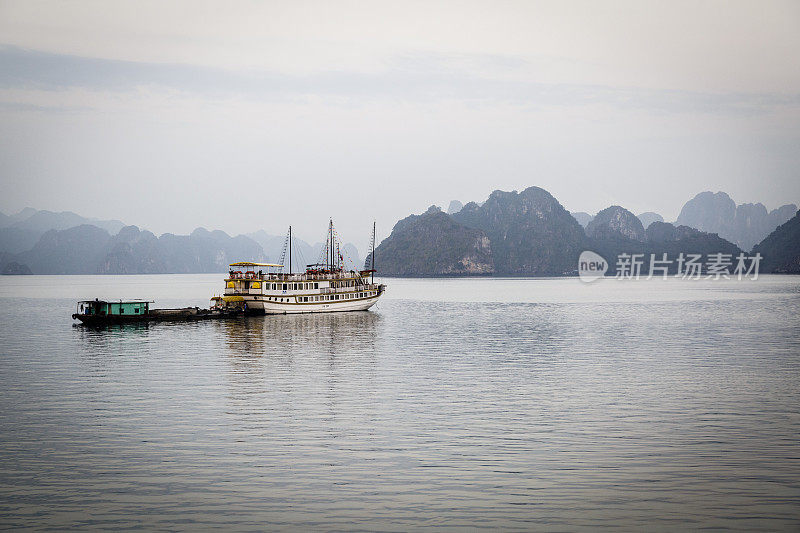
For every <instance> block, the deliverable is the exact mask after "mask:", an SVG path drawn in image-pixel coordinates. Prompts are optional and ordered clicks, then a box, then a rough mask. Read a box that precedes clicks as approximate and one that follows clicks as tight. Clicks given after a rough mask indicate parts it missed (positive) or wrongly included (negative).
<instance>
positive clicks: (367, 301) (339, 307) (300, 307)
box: [246, 295, 380, 315]
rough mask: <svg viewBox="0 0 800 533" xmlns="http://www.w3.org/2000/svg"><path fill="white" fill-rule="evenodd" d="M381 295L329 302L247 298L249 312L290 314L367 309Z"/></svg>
mask: <svg viewBox="0 0 800 533" xmlns="http://www.w3.org/2000/svg"><path fill="white" fill-rule="evenodd" d="M379 297H380V295H379V296H373V297H371V298H361V299H357V300H345V301H333V302H331V301H328V302H304V303H294V302H270V301H265V300H261V299H258V300H255V299H249V298H248V299H246V303H247V312H248V313H253V314H262V313H263V314H265V315H289V314H297V313H334V312H342V311H366V310H367V309H369V308H370V307H372V306H373V305H375V303H377V301H378V298H379Z"/></svg>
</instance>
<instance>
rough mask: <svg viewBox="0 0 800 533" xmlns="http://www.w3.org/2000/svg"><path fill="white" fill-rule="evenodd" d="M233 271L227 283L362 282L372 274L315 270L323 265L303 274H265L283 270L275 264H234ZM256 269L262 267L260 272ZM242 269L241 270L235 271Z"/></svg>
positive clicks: (312, 266)
mask: <svg viewBox="0 0 800 533" xmlns="http://www.w3.org/2000/svg"><path fill="white" fill-rule="evenodd" d="M230 266H231V270H230V272H228V278H227V279H226V281H233V280H256V281H281V282H295V281H344V280H361V279H363V278H364V277H366V276H368V275H369V274H371V273H372V272H373V271H372V270H361V271H356V270H344V269H330V268H314V267H320V266H322V265H309V266H308V267H307V269H306V271H305V272H303V273H288V272H265V271H264V269H263V268H264V267H266V268H283V265H276V264H273V263H249V262H241V263H232V264H231V265H230ZM256 267H262V268H260V269H259V270H258V271H256V270H255V268H256ZM235 268H240V269H241V270H235Z"/></svg>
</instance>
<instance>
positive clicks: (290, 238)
mask: <svg viewBox="0 0 800 533" xmlns="http://www.w3.org/2000/svg"><path fill="white" fill-rule="evenodd" d="M289 275H290V276H291V275H292V227H291V226H289Z"/></svg>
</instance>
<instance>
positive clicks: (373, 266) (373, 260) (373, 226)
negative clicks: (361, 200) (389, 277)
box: [370, 220, 375, 283]
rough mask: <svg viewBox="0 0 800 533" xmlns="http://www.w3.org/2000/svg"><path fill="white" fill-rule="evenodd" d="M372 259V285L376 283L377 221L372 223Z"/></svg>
mask: <svg viewBox="0 0 800 533" xmlns="http://www.w3.org/2000/svg"><path fill="white" fill-rule="evenodd" d="M370 258H371V259H372V267H371V268H370V270H372V272H370V283H375V221H374V220H373V221H372V255H370Z"/></svg>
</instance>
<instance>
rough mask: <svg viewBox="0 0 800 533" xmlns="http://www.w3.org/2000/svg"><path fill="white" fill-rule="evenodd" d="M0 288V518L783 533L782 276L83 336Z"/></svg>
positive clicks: (131, 279) (191, 300) (564, 284)
mask: <svg viewBox="0 0 800 533" xmlns="http://www.w3.org/2000/svg"><path fill="white" fill-rule="evenodd" d="M220 280H221V276H208V275H186V276H120V277H115V276H63V277H47V276H35V277H7V276H6V277H1V278H0V302H1V303H0V350H2V357H1V358H0V406H2V411H1V412H0V525H2V526H7V527H23V526H27V527H36V528H56V529H59V528H65V527H79V528H86V527H97V528H103V529H127V528H144V529H169V530H174V529H200V528H209V527H222V528H225V529H250V530H264V529H268V530H283V529H304V530H309V529H314V530H350V531H352V530H409V529H423V528H443V529H460V528H464V527H468V526H470V527H483V528H503V529H509V530H513V529H519V530H531V529H535V530H575V529H591V530H594V529H598V528H602V527H609V528H613V529H615V530H626V529H627V530H643V529H648V530H685V529H699V528H712V529H713V528H731V529H739V530H754V529H768V530H797V529H798V528H800V440H799V439H798V437H799V436H800V278H797V277H770V276H765V277H762V278H760V279H759V280H758V281H700V282H698V281H680V280H670V281H663V280H651V281H645V280H640V281H614V280H602V281H600V282H596V283H595V284H591V285H587V284H583V283H581V282H580V281H578V280H576V279H538V280H529V279H461V280H391V279H387V280H384V281H385V282H387V283H388V284H389V292H388V293H387V295H386V297H385V299H383V300H382V301H381V302H380V304H378V306H377V307H375V308H373V310H372V311H369V312H360V313H350V314H331V315H310V316H278V317H253V318H248V319H234V320H228V321H211V322H200V323H188V324H181V323H173V324H168V323H161V324H151V325H149V326H141V325H140V326H123V327H111V328H109V329H105V330H99V331H98V330H92V329H87V328H84V327H77V326H73V323H72V322H73V321H72V319H71V318H70V316H69V315H70V314H71V313H72V312H73V308H74V302H75V300H77V299H81V298H94V297H106V298H128V297H144V298H151V299H154V300H156V305H157V306H164V307H168V306H175V305H186V304H191V305H200V306H206V305H207V303H208V301H207V298H208V297H209V296H210V295H211V294H212V293H213V292H214V291H219V287H220V286H221V283H220Z"/></svg>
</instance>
